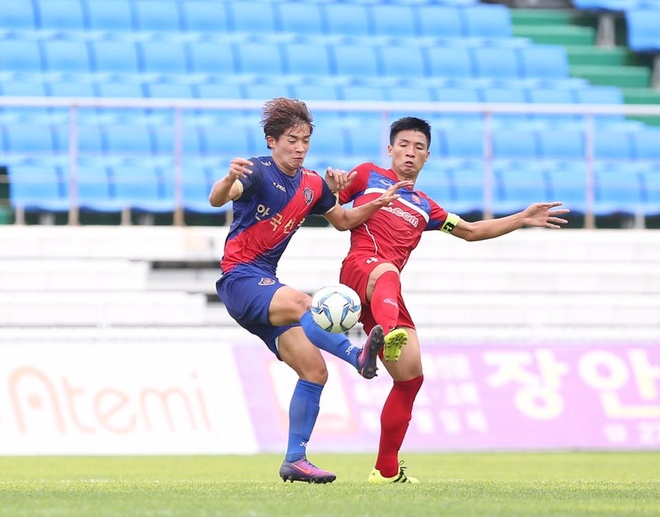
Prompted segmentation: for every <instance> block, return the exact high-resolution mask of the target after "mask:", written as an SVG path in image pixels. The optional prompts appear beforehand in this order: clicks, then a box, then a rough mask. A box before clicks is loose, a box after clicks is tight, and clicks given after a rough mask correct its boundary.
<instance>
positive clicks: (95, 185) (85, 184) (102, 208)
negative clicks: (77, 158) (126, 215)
mask: <svg viewBox="0 0 660 517" xmlns="http://www.w3.org/2000/svg"><path fill="white" fill-rule="evenodd" d="M76 177H77V194H76V198H77V203H78V206H79V207H80V209H81V210H83V211H92V212H120V211H121V209H122V208H123V204H122V203H121V202H119V201H117V199H116V198H115V197H114V196H113V194H112V192H111V191H112V190H113V189H111V185H110V176H109V174H108V171H107V169H106V167H78V170H77V175H76Z"/></svg>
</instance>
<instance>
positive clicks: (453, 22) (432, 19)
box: [417, 3, 465, 38]
mask: <svg viewBox="0 0 660 517" xmlns="http://www.w3.org/2000/svg"><path fill="white" fill-rule="evenodd" d="M417 16H418V20H419V30H420V35H421V36H431V37H435V38H462V37H463V36H465V34H464V32H463V31H464V27H463V17H462V14H461V9H459V8H456V7H454V6H450V5H439V4H432V3H429V4H422V5H419V6H417Z"/></svg>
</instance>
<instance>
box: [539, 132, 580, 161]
mask: <svg viewBox="0 0 660 517" xmlns="http://www.w3.org/2000/svg"><path fill="white" fill-rule="evenodd" d="M537 138H538V143H539V153H540V156H541V157H542V158H552V159H560V160H566V159H576V160H577V159H584V157H585V147H584V134H583V133H582V132H581V131H555V130H542V131H537Z"/></svg>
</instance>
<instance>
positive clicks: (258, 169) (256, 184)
mask: <svg viewBox="0 0 660 517" xmlns="http://www.w3.org/2000/svg"><path fill="white" fill-rule="evenodd" d="M249 160H250V161H251V162H252V163H253V164H254V165H252V167H251V170H252V174H246V175H245V176H244V177H242V178H239V179H238V180H237V181H239V182H240V183H241V185H242V186H243V190H242V192H241V196H240V197H239V198H238V199H240V198H241V197H244V196H245V195H246V194H250V193H252V192H256V191H258V190H259V189H260V188H261V184H262V183H263V168H262V166H261V161H260V160H259V158H254V157H253V158H250V159H249Z"/></svg>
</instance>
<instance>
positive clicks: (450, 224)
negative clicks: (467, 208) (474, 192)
mask: <svg viewBox="0 0 660 517" xmlns="http://www.w3.org/2000/svg"><path fill="white" fill-rule="evenodd" d="M460 220H461V218H460V217H459V216H457V215H456V214H447V219H445V224H443V225H442V228H440V230H442V231H443V232H446V233H451V232H453V231H454V228H456V225H457V224H458V221H460Z"/></svg>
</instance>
